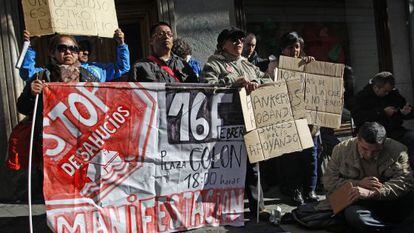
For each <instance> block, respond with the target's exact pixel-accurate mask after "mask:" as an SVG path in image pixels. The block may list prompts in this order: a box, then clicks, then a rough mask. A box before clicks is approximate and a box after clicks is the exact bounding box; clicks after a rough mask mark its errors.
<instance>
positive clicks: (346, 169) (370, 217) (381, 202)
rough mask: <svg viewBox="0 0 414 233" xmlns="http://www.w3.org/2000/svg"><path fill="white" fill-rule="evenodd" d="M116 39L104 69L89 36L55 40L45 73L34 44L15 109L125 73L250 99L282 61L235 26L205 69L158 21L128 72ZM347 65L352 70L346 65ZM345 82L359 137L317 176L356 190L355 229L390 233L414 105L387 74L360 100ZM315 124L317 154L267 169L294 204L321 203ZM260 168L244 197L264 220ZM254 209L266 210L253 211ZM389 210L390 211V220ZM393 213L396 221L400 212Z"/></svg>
mask: <svg viewBox="0 0 414 233" xmlns="http://www.w3.org/2000/svg"><path fill="white" fill-rule="evenodd" d="M24 39H25V40H27V41H30V33H29V32H28V31H25V32H24ZM114 39H115V41H116V42H117V48H116V51H117V54H116V61H115V62H114V63H107V64H104V63H98V62H90V61H89V59H88V58H89V55H90V54H91V53H92V50H91V47H92V46H91V45H90V43H89V42H88V41H87V40H84V41H80V42H78V41H77V40H76V39H75V38H74V37H72V36H69V35H55V36H53V38H51V40H50V45H49V49H48V52H49V58H50V59H49V63H48V64H47V65H46V66H45V67H37V66H36V63H35V58H36V52H35V51H34V50H33V49H32V48H29V50H28V53H27V54H26V56H25V59H24V62H23V65H22V67H21V69H20V76H21V78H22V79H23V80H24V81H26V86H25V88H24V90H23V92H22V94H21V95H20V97H19V99H18V103H17V105H18V111H19V112H20V113H22V114H24V115H27V116H31V115H32V114H33V106H34V99H35V98H34V97H35V96H36V95H38V94H40V93H41V92H42V89H43V86H44V84H45V83H46V82H66V83H67V82H108V81H116V80H117V79H119V78H120V77H122V76H126V75H127V77H128V81H131V82H163V83H199V82H200V83H209V84H214V85H220V86H229V87H239V88H241V87H244V88H246V90H247V92H248V93H250V92H252V91H254V90H255V89H257V88H259V87H260V85H262V84H265V83H269V82H272V81H273V80H274V69H275V68H276V67H277V66H278V56H275V57H274V59H263V58H260V56H259V55H258V53H257V52H256V50H255V48H256V44H257V38H256V36H255V35H254V34H252V33H249V34H247V35H246V33H245V32H243V31H241V30H239V29H237V28H229V29H225V30H223V31H221V32H220V34H219V35H218V37H217V47H216V50H215V52H214V54H213V55H211V56H210V57H209V58H208V60H207V62H206V63H205V64H204V66H203V68H202V69H201V63H200V62H199V61H197V60H196V59H194V58H193V57H192V56H191V55H192V50H191V46H190V45H189V44H188V43H187V42H186V41H185V40H183V39H180V38H176V39H175V40H174V34H173V32H172V29H171V26H170V25H169V24H168V23H164V22H159V23H157V24H155V25H154V26H152V27H151V29H150V40H149V43H150V48H151V55H150V56H149V57H146V58H144V59H142V60H139V61H137V62H135V63H134V64H133V65H132V66H130V61H129V49H128V45H127V44H126V43H125V35H124V33H123V32H122V31H121V30H120V29H117V30H116V31H115V33H114ZM304 46H305V41H304V40H303V38H302V37H301V36H300V35H299V34H298V33H297V32H288V33H286V34H284V35H283V36H282V37H281V38H280V39H279V47H280V51H278V53H277V55H284V56H290V57H295V58H301V59H303V61H304V62H306V63H309V62H313V61H315V58H314V57H312V56H307V55H306V54H304ZM347 69H348V70H351V71H352V69H351V68H350V67H348V68H347ZM348 72H349V71H348ZM345 84H346V85H347V86H350V87H349V88H345V91H346V92H347V96H346V101H345V102H346V103H345V107H347V108H350V109H349V110H350V111H351V115H352V117H353V119H354V121H355V123H356V126H357V131H358V134H357V137H355V138H352V139H349V140H346V141H344V142H341V143H339V141H338V140H336V141H335V144H337V143H339V144H338V145H336V147H335V148H334V149H333V152H332V157H331V160H330V161H329V163H328V167H327V169H326V172H325V173H324V174H323V177H319V179H320V178H321V179H322V181H323V185H324V188H325V190H326V192H327V193H328V194H329V193H332V192H334V191H335V190H336V189H338V188H339V187H340V186H341V185H342V184H344V183H345V182H351V183H352V184H353V189H352V192H351V194H350V198H352V200H353V204H352V205H350V206H348V207H347V208H345V210H344V211H343V217H344V220H345V221H346V222H347V223H349V226H350V227H353V228H354V230H355V231H359V232H377V231H385V230H386V231H388V230H390V229H391V228H390V227H391V226H395V223H396V222H401V221H403V220H404V219H405V218H406V217H409V216H411V218H412V212H413V211H412V210H413V207H414V205H413V200H414V198H413V190H414V180H413V174H412V170H411V167H412V166H413V165H414V164H413V163H414V156H413V154H414V140H413V139H414V131H412V130H409V129H407V128H404V127H403V126H402V124H403V122H404V120H408V119H412V118H414V113H413V107H412V106H411V105H410V104H408V103H407V102H406V100H405V98H404V97H402V96H401V94H399V92H398V91H397V90H396V89H395V79H394V77H393V75H392V73H390V72H380V73H378V74H376V75H375V76H374V77H373V78H372V80H371V81H370V83H369V84H367V86H366V87H365V88H364V89H363V90H362V91H360V92H359V93H357V94H356V95H355V97H353V90H352V80H351V83H350V81H349V79H348V80H345ZM40 98H41V95H40ZM39 104H40V106H39V108H38V112H37V113H36V114H37V115H38V116H39V117H38V118H37V121H36V124H35V125H36V128H35V137H36V139H35V142H36V143H35V146H34V149H35V150H34V151H37V152H38V155H39V154H41V148H42V145H41V142H42V124H41V114H42V106H41V105H42V101H39ZM309 128H310V131H311V132H312V136H313V139H314V142H315V146H314V147H313V148H310V149H306V150H304V151H301V152H295V153H290V154H286V155H283V156H281V157H279V158H276V159H273V160H271V161H270V164H271V165H270V166H271V167H278V168H280V169H279V170H280V171H278V173H277V174H278V175H279V176H280V177H281V179H279V186H280V188H281V190H282V192H283V193H285V194H287V195H290V196H291V197H292V200H293V201H294V202H295V203H296V204H297V205H303V204H304V203H308V202H318V201H319V200H318V197H317V195H316V193H315V190H316V186H317V182H318V180H319V179H318V155H319V153H318V152H319V151H320V149H321V141H320V138H321V131H320V129H319V127H318V126H314V125H309ZM322 132H324V131H323V130H322ZM322 144H323V142H322ZM407 148H408V149H407ZM410 164H411V167H410ZM257 169H258V166H257V165H256V164H250V163H247V171H246V195H247V197H248V199H249V208H250V212H251V213H252V214H254V215H255V214H260V215H262V216H266V214H267V213H268V211H267V210H266V207H265V205H264V202H263V196H262V195H261V196H258V195H257V193H261V194H263V192H262V191H261V192H258V189H261V187H262V185H260V184H258V180H257V175H258V174H257V173H258V170H257ZM257 203H259V208H258V209H259V210H260V213H257V211H256V210H257ZM321 204H323V201H322V202H321ZM397 206H398V211H396V210H397V209H396V208H397ZM400 207H401V208H400ZM392 209H394V211H393V214H390V211H392ZM395 212H398V214H399V215H398V216H397V215H394V213H395Z"/></svg>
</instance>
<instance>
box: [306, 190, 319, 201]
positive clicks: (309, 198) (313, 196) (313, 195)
mask: <svg viewBox="0 0 414 233" xmlns="http://www.w3.org/2000/svg"><path fill="white" fill-rule="evenodd" d="M306 201H307V202H317V201H319V198H318V196H317V195H316V193H315V191H310V192H309V193H308V195H306Z"/></svg>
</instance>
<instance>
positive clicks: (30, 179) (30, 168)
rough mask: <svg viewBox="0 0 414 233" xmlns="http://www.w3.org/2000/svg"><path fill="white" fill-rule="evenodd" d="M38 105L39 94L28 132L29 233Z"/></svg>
mask: <svg viewBox="0 0 414 233" xmlns="http://www.w3.org/2000/svg"><path fill="white" fill-rule="evenodd" d="M38 103H39V94H37V95H36V99H35V104H34V109H33V117H32V128H31V132H30V150H29V165H28V166H29V167H28V168H29V171H28V173H29V174H28V188H27V195H28V201H29V227H30V233H33V214H32V155H33V138H34V127H35V122H36V112H37V104H38Z"/></svg>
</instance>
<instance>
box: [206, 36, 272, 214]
mask: <svg viewBox="0 0 414 233" xmlns="http://www.w3.org/2000/svg"><path fill="white" fill-rule="evenodd" d="M244 37H245V33H244V32H243V31H241V30H239V29H237V28H231V29H225V30H223V31H222V32H221V33H220V34H219V36H218V38H217V50H216V52H215V53H214V55H212V56H210V57H209V58H208V60H207V63H206V64H205V65H204V68H203V71H202V72H201V77H200V80H201V81H202V82H205V83H210V84H215V85H220V86H231V87H245V88H246V90H247V91H248V92H251V91H253V90H255V89H256V88H258V87H259V85H260V84H263V83H267V82H271V79H270V77H269V76H268V75H267V74H265V73H263V72H261V71H260V70H259V68H258V67H256V66H254V65H253V64H252V63H250V62H249V61H248V60H247V59H246V58H245V57H243V56H242V50H243V42H244ZM256 168H257V167H256V166H255V164H250V163H249V162H248V163H247V168H246V193H247V197H248V199H249V209H250V212H251V213H252V214H253V215H256V213H257V199H258V197H257V190H258V185H257V169H256ZM260 193H261V194H263V192H260ZM259 200H260V202H259V207H260V210H261V213H260V216H261V217H264V218H266V216H267V212H266V211H264V210H265V206H264V202H263V196H261V197H260V198H259Z"/></svg>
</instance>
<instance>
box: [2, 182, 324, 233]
mask: <svg viewBox="0 0 414 233" xmlns="http://www.w3.org/2000/svg"><path fill="white" fill-rule="evenodd" d="M320 198H324V197H323V196H320ZM265 204H266V208H267V209H268V210H272V209H275V208H276V206H280V207H281V209H282V213H287V212H290V211H291V210H292V209H294V208H295V206H292V205H291V204H290V201H289V199H288V198H287V197H285V196H283V195H281V194H280V193H279V190H278V189H277V188H272V189H271V190H269V191H268V192H266V193H265ZM32 212H33V228H34V232H35V233H52V231H51V230H49V228H48V227H47V225H46V212H45V206H44V205H42V204H35V205H33V206H32ZM28 216H29V207H28V205H27V204H1V203H0V232H1V233H24V232H29V217H28ZM187 232H189V233H245V232H246V233H247V232H248V233H282V232H292V233H307V232H312V233H327V231H309V230H306V229H303V228H300V227H299V226H296V225H280V226H275V225H272V224H271V223H269V222H268V221H261V222H260V223H256V218H255V217H254V219H253V220H250V219H249V214H248V208H246V209H245V226H244V227H229V226H220V227H204V228H201V229H196V230H190V231H187Z"/></svg>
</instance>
